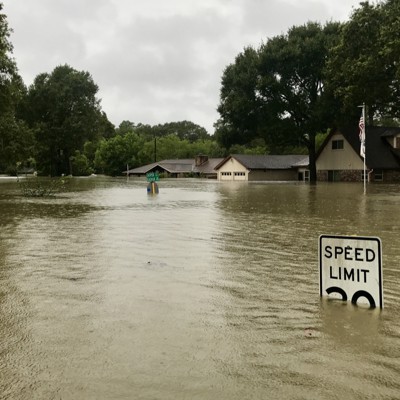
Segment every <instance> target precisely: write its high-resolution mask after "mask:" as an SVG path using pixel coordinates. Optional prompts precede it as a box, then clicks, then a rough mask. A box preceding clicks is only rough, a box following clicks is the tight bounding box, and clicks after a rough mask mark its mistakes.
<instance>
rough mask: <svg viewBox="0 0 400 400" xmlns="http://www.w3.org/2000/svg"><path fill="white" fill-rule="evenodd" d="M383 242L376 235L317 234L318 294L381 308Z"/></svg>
mask: <svg viewBox="0 0 400 400" xmlns="http://www.w3.org/2000/svg"><path fill="white" fill-rule="evenodd" d="M381 248H382V244H381V240H380V239H379V238H377V237H356V236H331V235H321V236H320V237H319V280H320V281H319V292H320V296H330V297H334V298H341V299H342V300H344V301H351V302H352V303H354V304H356V303H359V304H369V305H370V307H371V308H375V307H379V308H383V287H382V286H383V285H382V252H381Z"/></svg>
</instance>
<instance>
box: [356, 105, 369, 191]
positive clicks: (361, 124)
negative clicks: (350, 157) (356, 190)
mask: <svg viewBox="0 0 400 400" xmlns="http://www.w3.org/2000/svg"><path fill="white" fill-rule="evenodd" d="M358 107H360V108H361V109H362V111H361V118H360V122H359V124H358V126H359V128H360V133H359V137H360V142H361V146H360V155H361V157H362V158H363V159H364V174H363V180H364V194H366V192H367V186H366V185H367V179H366V178H367V167H366V161H365V159H366V146H365V142H366V140H365V139H366V138H365V103H363V105H362V106H358Z"/></svg>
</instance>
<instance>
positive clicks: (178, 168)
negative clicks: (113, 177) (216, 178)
mask: <svg viewBox="0 0 400 400" xmlns="http://www.w3.org/2000/svg"><path fill="white" fill-rule="evenodd" d="M221 161H222V158H209V159H208V160H207V161H205V162H204V163H203V164H201V165H199V166H196V164H195V160H194V159H193V158H188V159H180V160H162V161H159V162H156V163H152V164H147V165H143V166H141V167H138V168H133V169H130V170H129V171H128V173H129V174H132V175H135V174H138V175H139V174H147V173H148V172H150V171H153V170H164V171H167V172H168V173H170V174H185V173H191V172H194V173H200V174H205V175H207V174H216V171H215V166H216V165H217V164H219V163H220V162H221ZM124 173H126V171H124Z"/></svg>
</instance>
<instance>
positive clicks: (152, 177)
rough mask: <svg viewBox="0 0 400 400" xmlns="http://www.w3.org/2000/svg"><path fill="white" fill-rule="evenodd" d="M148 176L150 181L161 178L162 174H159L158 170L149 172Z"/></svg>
mask: <svg viewBox="0 0 400 400" xmlns="http://www.w3.org/2000/svg"><path fill="white" fill-rule="evenodd" d="M146 178H147V181H148V182H155V181H159V180H160V176H159V175H158V172H157V171H155V172H148V173H147V174H146Z"/></svg>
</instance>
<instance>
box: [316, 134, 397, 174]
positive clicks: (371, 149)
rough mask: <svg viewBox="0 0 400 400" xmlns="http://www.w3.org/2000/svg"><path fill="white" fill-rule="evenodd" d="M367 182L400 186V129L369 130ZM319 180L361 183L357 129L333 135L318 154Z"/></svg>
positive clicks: (361, 170)
mask: <svg viewBox="0 0 400 400" xmlns="http://www.w3.org/2000/svg"><path fill="white" fill-rule="evenodd" d="M365 136H366V141H365V149H366V158H365V164H366V172H367V179H368V180H369V181H375V182H400V128H385V127H367V128H366V134H365ZM316 167H317V180H319V181H330V182H336V181H342V182H357V181H360V182H361V181H362V179H363V173H364V159H363V158H362V157H361V156H360V140H359V131H358V128H355V129H341V130H335V131H332V132H331V133H330V134H329V135H328V136H327V138H326V139H325V141H324V143H323V144H322V146H321V148H320V149H319V151H318V153H317V160H316Z"/></svg>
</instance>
